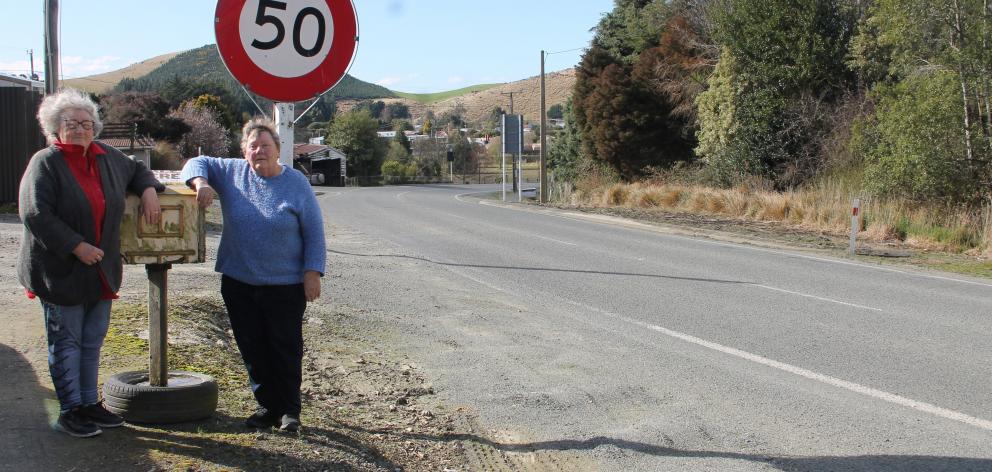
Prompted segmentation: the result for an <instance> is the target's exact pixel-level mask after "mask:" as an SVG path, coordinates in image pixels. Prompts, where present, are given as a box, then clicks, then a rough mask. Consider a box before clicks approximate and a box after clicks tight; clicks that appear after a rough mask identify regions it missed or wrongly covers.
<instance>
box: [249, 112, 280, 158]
mask: <svg viewBox="0 0 992 472" xmlns="http://www.w3.org/2000/svg"><path fill="white" fill-rule="evenodd" d="M262 131H267V132H268V133H269V135H270V136H272V140H273V141H275V142H276V150H277V151H278V150H279V149H280V146H279V132H278V131H276V124H275V123H273V122H272V121H270V120H267V119H265V118H252V119H251V120H248V122H247V123H245V126H244V128H241V149H244V148H245V146H247V145H248V141H250V140H251V135H252V134H258V133H260V132H262Z"/></svg>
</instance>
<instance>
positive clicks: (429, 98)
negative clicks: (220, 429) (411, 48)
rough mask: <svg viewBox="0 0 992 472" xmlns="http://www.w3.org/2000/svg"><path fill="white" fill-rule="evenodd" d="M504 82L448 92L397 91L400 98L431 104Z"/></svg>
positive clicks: (497, 85)
mask: <svg viewBox="0 0 992 472" xmlns="http://www.w3.org/2000/svg"><path fill="white" fill-rule="evenodd" d="M500 85H502V84H480V85H472V86H470V87H465V88H460V89H457V90H448V91H446V92H436V93H406V92H395V93H396V95H397V96H399V97H400V98H409V99H410V100H413V101H416V102H420V103H423V104H424V105H431V104H433V103H437V102H440V101H444V100H447V99H449V98H454V97H457V96H460V95H465V94H467V93H473V92H481V91H483V90H486V89H491V88H493V87H499V86H500Z"/></svg>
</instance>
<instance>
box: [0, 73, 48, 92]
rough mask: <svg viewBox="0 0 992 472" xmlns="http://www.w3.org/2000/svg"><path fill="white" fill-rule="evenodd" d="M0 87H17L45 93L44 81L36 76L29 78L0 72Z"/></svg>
mask: <svg viewBox="0 0 992 472" xmlns="http://www.w3.org/2000/svg"><path fill="white" fill-rule="evenodd" d="M0 87H17V88H22V89H24V90H29V91H32V92H40V93H45V83H44V82H42V81H40V80H37V78H29V77H27V76H24V75H10V74H4V73H0Z"/></svg>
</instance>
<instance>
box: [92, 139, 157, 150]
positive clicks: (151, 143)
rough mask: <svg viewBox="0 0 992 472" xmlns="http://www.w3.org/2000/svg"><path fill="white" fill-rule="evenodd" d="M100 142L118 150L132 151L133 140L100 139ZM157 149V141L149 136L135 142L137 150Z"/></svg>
mask: <svg viewBox="0 0 992 472" xmlns="http://www.w3.org/2000/svg"><path fill="white" fill-rule="evenodd" d="M100 142H102V143H104V144H108V145H110V146H113V147H115V148H117V149H130V148H131V138H100ZM154 147H155V140H154V139H152V138H149V137H147V136H138V137H137V138H136V139H135V140H134V148H135V149H152V148H154Z"/></svg>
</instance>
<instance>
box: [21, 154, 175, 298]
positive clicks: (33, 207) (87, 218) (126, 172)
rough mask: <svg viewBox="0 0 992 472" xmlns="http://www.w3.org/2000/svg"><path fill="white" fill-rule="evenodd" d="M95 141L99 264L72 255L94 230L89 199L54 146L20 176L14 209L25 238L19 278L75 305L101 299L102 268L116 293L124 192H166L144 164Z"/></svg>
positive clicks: (45, 295)
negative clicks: (100, 210)
mask: <svg viewBox="0 0 992 472" xmlns="http://www.w3.org/2000/svg"><path fill="white" fill-rule="evenodd" d="M94 143H96V144H97V145H99V146H100V147H101V148H103V150H104V151H106V154H104V155H103V156H100V157H99V158H97V160H96V162H97V163H98V165H99V166H100V181H101V183H102V185H103V196H104V200H105V201H106V213H105V214H104V219H103V231H102V236H101V238H100V245H99V247H100V249H102V250H103V252H104V257H103V260H101V261H100V263H98V264H94V265H92V266H88V265H86V264H83V263H82V262H81V261H80V260H79V259H77V258H76V256H75V255H73V254H72V250H73V249H74V248H75V247H76V246H77V245H79V243H80V242H82V241H86V242H88V243H90V244H94V241H95V240H96V229H95V227H94V224H93V216H92V210H91V209H90V204H89V201H88V200H87V199H86V195H85V194H83V189H82V188H81V187H80V186H79V184H78V183H77V182H76V177H75V176H74V175H73V174H72V171H71V170H70V169H69V165H68V163H66V161H65V159H64V158H63V157H62V151H61V150H59V148H58V147H56V146H49V147H47V148H45V149H42V150H41V151H38V152H37V153H35V155H34V156H32V157H31V161H30V162H28V166H27V170H26V171H25V172H24V176H23V177H22V178H21V188H20V196H19V204H18V210H19V213H20V216H21V221H22V222H23V223H24V236H22V238H21V251H20V254H19V256H18V262H17V276H18V278H19V279H20V282H21V285H23V286H24V287H25V288H27V289H28V290H31V291H32V292H34V293H35V294H37V295H38V296H39V297H41V299H42V300H44V301H46V302H49V303H55V304H58V305H79V304H82V303H88V302H93V301H97V300H99V298H100V294H101V292H102V284H101V282H100V271H103V274H104V276H105V277H106V280H107V284H108V285H109V286H110V289H111V290H112V291H114V292H117V290H119V289H120V286H121V272H122V271H123V264H122V261H121V242H120V238H121V231H120V226H121V218H122V216H123V215H124V199H125V192H132V193H134V194H137V195H141V193H142V192H144V190H145V189H147V188H148V187H155V189H156V190H157V191H159V192H161V191H163V190H165V187H164V186H163V185H162V184H160V183H159V182H158V180H156V179H155V176H154V175H153V174H152V172H151V171H150V170H148V169H146V168H145V166H144V164H142V163H140V162H136V161H133V160H131V159H129V158H128V157H127V156H125V155H124V154H123V153H121V152H120V151H118V150H117V149H114V148H113V147H111V146H108V145H106V144H103V143H100V142H97V141H94Z"/></svg>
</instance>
